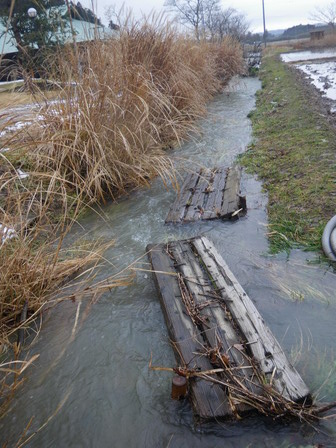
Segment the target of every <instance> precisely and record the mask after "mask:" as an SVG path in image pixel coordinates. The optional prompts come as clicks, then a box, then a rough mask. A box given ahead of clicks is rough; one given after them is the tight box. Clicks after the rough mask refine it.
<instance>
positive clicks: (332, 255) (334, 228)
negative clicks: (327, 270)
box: [322, 215, 336, 261]
mask: <svg viewBox="0 0 336 448" xmlns="http://www.w3.org/2000/svg"><path fill="white" fill-rule="evenodd" d="M322 247H323V251H324V253H325V254H326V256H327V257H328V258H329V260H332V261H336V215H335V216H334V217H333V218H331V220H330V221H329V222H328V224H327V225H326V227H325V229H324V232H323V235H322Z"/></svg>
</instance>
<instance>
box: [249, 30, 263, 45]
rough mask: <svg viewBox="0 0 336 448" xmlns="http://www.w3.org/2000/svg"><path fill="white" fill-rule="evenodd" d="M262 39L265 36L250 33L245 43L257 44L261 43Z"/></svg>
mask: <svg viewBox="0 0 336 448" xmlns="http://www.w3.org/2000/svg"><path fill="white" fill-rule="evenodd" d="M262 38H263V36H262V35H261V34H260V33H251V31H248V32H247V33H246V36H245V38H244V42H246V43H247V44H255V43H259V42H261V41H262Z"/></svg>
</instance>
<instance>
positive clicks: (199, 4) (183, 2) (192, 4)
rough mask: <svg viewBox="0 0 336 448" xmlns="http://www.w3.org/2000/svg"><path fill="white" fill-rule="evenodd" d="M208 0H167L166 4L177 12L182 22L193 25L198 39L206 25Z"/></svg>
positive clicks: (188, 25)
mask: <svg viewBox="0 0 336 448" xmlns="http://www.w3.org/2000/svg"><path fill="white" fill-rule="evenodd" d="M206 1H207V0H166V2H165V6H166V7H168V8H170V9H171V10H172V11H174V12H176V13H177V17H178V19H179V20H180V22H181V23H183V24H184V25H185V26H187V27H189V28H190V27H191V28H192V29H193V31H194V33H195V36H196V39H197V40H199V39H200V37H201V29H202V25H203V28H204V26H205V17H204V12H205V11H204V9H205V4H204V3H205V2H206Z"/></svg>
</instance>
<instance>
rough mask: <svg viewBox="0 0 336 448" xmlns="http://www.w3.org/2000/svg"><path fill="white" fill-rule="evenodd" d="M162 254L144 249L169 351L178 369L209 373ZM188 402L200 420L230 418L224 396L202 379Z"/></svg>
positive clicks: (169, 264) (168, 260)
mask: <svg viewBox="0 0 336 448" xmlns="http://www.w3.org/2000/svg"><path fill="white" fill-rule="evenodd" d="M165 250H166V246H165V245H159V246H154V245H149V246H148V247H147V251H149V258H150V261H151V264H152V266H153V271H154V278H155V281H156V284H157V288H158V291H159V292H160V301H161V306H162V309H163V313H164V316H165V320H166V323H167V328H168V331H169V335H170V338H171V339H172V341H173V342H174V345H173V348H174V350H175V355H176V358H177V361H178V363H179V365H184V364H185V365H188V368H190V369H199V370H202V371H206V370H210V369H212V368H213V367H212V365H211V364H210V362H209V360H208V359H207V358H205V357H204V356H197V355H196V353H198V352H199V351H200V350H201V348H202V345H203V339H202V337H201V336H200V333H199V331H198V329H197V328H196V327H195V326H194V325H193V323H192V321H191V319H190V317H189V316H188V314H187V313H186V311H185V309H184V306H183V303H182V302H181V299H180V295H181V292H180V288H179V285H178V282H177V277H176V276H175V275H174V274H176V269H175V267H174V262H173V260H172V259H171V258H170V257H169V256H168V254H167V253H166V252H165ZM169 274H171V275H169ZM181 357H182V360H181ZM191 400H192V404H193V408H194V411H195V413H196V414H197V415H198V416H199V417H200V418H201V419H209V418H215V419H216V418H223V417H228V416H231V415H232V411H231V408H230V406H229V405H228V402H227V398H226V394H225V392H224V391H223V389H222V388H221V387H220V386H219V385H216V384H211V383H209V382H207V381H205V380H202V379H196V380H194V381H193V382H192V383H191Z"/></svg>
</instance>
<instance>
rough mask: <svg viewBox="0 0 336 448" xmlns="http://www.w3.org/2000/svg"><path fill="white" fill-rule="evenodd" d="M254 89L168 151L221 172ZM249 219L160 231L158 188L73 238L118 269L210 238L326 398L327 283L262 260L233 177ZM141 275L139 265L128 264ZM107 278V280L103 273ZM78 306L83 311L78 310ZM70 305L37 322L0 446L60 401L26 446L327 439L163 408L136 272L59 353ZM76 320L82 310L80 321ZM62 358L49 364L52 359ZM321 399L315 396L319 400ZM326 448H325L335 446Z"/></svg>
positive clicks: (256, 225) (256, 204)
mask: <svg viewBox="0 0 336 448" xmlns="http://www.w3.org/2000/svg"><path fill="white" fill-rule="evenodd" d="M259 86H260V83H259V81H257V80H256V79H245V80H244V81H242V82H241V83H240V84H239V85H238V86H236V88H235V89H234V90H233V91H232V92H230V93H224V94H223V95H219V96H218V97H217V98H216V99H215V101H213V103H212V104H211V105H210V106H209V115H208V117H207V118H206V119H204V120H202V121H201V123H200V124H201V130H202V133H201V136H199V137H196V138H195V139H194V141H192V142H188V143H186V144H185V145H184V146H183V148H182V149H181V150H177V151H175V156H176V157H183V158H184V159H188V160H190V161H191V162H197V163H202V164H204V165H206V166H213V165H215V164H217V165H219V164H223V165H228V164H230V163H231V162H232V161H233V160H234V159H235V157H236V155H237V154H238V153H240V152H242V151H243V150H244V148H245V147H246V145H247V144H248V142H249V141H250V139H251V127H250V122H249V120H248V119H247V118H246V117H247V114H248V112H249V111H250V110H251V109H252V108H253V106H254V103H255V98H254V94H255V92H256V90H257V89H258V88H259ZM243 187H244V190H245V192H246V194H247V200H248V207H249V210H248V213H247V215H246V217H244V218H242V219H241V220H239V221H238V222H236V223H223V222H219V221H218V222H210V223H195V224H193V225H185V226H174V225H171V226H165V225H164V220H165V217H166V214H167V211H168V208H169V206H170V205H171V203H172V201H173V200H174V192H172V191H167V190H166V189H164V187H163V185H162V183H161V182H160V180H156V181H155V182H153V185H152V187H151V189H148V190H142V191H138V192H135V193H134V194H132V195H130V197H128V198H125V199H123V200H121V201H120V202H119V203H118V204H111V205H109V206H107V207H106V208H105V209H104V212H105V215H106V216H105V220H102V219H98V218H97V216H96V215H94V214H93V213H92V215H90V216H86V217H85V219H83V221H82V222H81V225H82V228H78V230H77V231H76V232H74V234H73V236H72V237H73V238H76V237H78V236H82V235H83V234H85V235H86V237H87V238H97V237H100V238H105V239H106V240H111V239H115V240H116V246H115V247H114V248H113V249H111V250H110V251H109V253H107V258H109V260H111V261H112V262H113V264H114V266H116V268H113V267H112V266H109V267H108V268H107V269H108V270H109V271H110V272H111V273H112V272H113V270H114V269H120V267H123V266H127V265H128V264H129V263H131V262H133V261H134V260H135V259H137V258H139V257H141V256H142V255H143V254H144V252H145V248H146V245H147V244H148V243H156V242H157V243H159V242H162V241H168V240H170V239H179V238H186V237H192V236H196V235H199V234H204V235H206V236H207V237H209V238H210V239H212V240H213V241H214V242H215V244H216V246H217V248H218V249H219V251H220V253H221V254H222V255H223V257H224V259H225V260H226V261H227V262H228V264H229V266H230V268H231V269H232V271H233V273H234V274H235V275H236V276H237V278H238V279H239V281H240V282H241V284H242V286H243V287H244V288H245V289H246V291H247V293H248V294H249V295H250V297H251V299H252V300H253V301H254V303H255V304H256V306H257V308H258V309H259V310H260V312H261V313H262V315H263V316H264V318H265V320H266V322H267V323H268V324H269V326H270V327H271V329H272V331H273V332H274V334H275V335H276V336H277V338H278V339H279V340H280V342H281V343H282V345H283V346H284V348H285V350H286V351H287V352H288V353H289V354H291V356H292V357H293V359H294V360H296V361H297V363H298V364H297V365H298V368H299V370H300V372H301V373H302V376H303V377H304V379H305V380H306V381H307V383H308V384H309V385H310V386H311V387H314V388H317V387H318V386H319V385H320V384H321V383H322V382H323V381H324V379H325V378H326V377H327V376H328V374H329V372H331V374H330V375H331V377H330V381H329V385H328V386H326V387H325V388H324V389H323V390H321V392H320V396H321V397H323V399H324V401H327V400H331V399H333V400H335V399H336V390H335V387H334V386H333V384H334V383H335V378H336V376H335V371H333V370H332V369H333V368H334V364H333V362H334V361H333V353H332V351H331V347H332V346H333V341H335V339H336V329H335V328H336V327H335V325H334V320H335V315H336V300H335V297H334V295H335V294H334V291H335V290H336V276H335V275H334V274H333V273H332V272H330V271H329V270H328V268H327V267H326V266H314V265H310V264H307V259H313V258H314V255H312V254H308V253H303V252H301V251H298V250H296V251H293V252H292V254H291V256H290V257H289V258H288V257H287V256H286V255H285V254H280V255H278V256H269V255H267V251H268V242H267V238H266V232H267V229H266V224H267V215H266V203H267V198H266V196H265V195H264V194H263V193H262V190H261V184H260V183H259V182H257V181H256V180H255V179H254V178H253V177H251V176H247V175H245V176H244V179H243ZM137 265H138V266H139V267H141V268H145V269H146V268H147V267H148V264H147V259H146V257H144V258H143V259H142V260H140V262H139V263H138V264H137ZM104 275H106V272H105V273H104ZM82 309H83V310H84V309H85V306H84V304H83V306H82ZM76 310H77V304H72V303H67V304H63V305H62V306H60V307H58V308H57V309H56V310H54V311H53V312H52V313H50V315H49V316H47V319H46V322H45V323H44V327H43V331H42V333H41V336H40V338H39V340H38V342H37V344H36V345H35V347H34V348H33V352H34V353H41V357H40V359H39V360H38V361H37V362H36V367H35V369H34V372H33V375H32V376H31V377H30V378H29V379H28V381H27V383H26V384H25V386H24V387H23V388H22V390H21V391H20V393H19V394H18V396H17V398H16V400H15V401H14V403H13V408H12V412H11V413H10V415H8V416H7V417H6V418H5V419H4V420H3V421H1V422H0V431H1V439H3V440H6V439H8V438H11V440H17V439H18V438H19V435H20V433H22V431H23V429H24V427H25V426H26V425H27V424H28V422H29V420H30V418H31V417H32V416H35V418H34V420H33V423H32V426H31V429H30V430H29V431H28V434H30V433H31V432H32V431H34V430H35V431H36V430H37V429H38V428H39V427H40V426H41V425H42V424H43V423H44V422H45V421H46V420H47V419H48V418H49V417H50V416H51V415H52V414H53V413H54V412H55V410H56V409H57V406H58V405H59V404H60V403H61V402H62V400H63V399H64V397H65V396H67V395H68V399H67V401H66V402H65V404H64V406H63V407H62V409H61V410H60V411H59V412H58V413H57V414H56V415H55V416H54V418H53V419H51V420H50V421H49V423H48V425H47V426H46V427H45V428H44V429H43V430H41V431H40V432H39V433H38V434H37V435H36V436H35V438H33V439H32V441H31V443H30V445H29V446H36V447H42V446H43V447H99V448H100V447H128V448H132V447H149V448H152V447H168V446H169V447H170V448H177V447H178V448H180V447H193V448H198V447H202V448H203V447H209V448H210V447H211V448H213V447H223V446H225V447H248V446H250V447H252V446H253V447H259V446H260V447H288V446H300V445H301V446H312V445H313V444H314V443H317V442H319V441H322V442H324V441H325V440H327V443H328V445H327V446H333V443H334V441H335V440H336V433H335V431H334V430H333V429H332V426H329V427H328V426H327V424H323V425H322V424H321V425H320V427H321V429H323V431H324V433H325V434H326V435H323V434H320V435H316V433H315V432H314V431H313V430H312V429H311V428H309V427H306V426H302V425H299V424H291V425H283V424H280V423H278V422H272V421H269V420H266V421H265V420H264V419H262V418H260V417H258V418H256V417H255V418H251V419H247V420H246V421H243V422H239V423H226V424H220V425H218V424H216V425H207V426H202V427H199V426H196V427H195V426H194V422H193V416H192V412H191V409H190V406H189V404H188V402H185V403H180V402H178V403H176V402H172V401H171V400H170V399H169V396H170V382H171V376H170V374H169V373H164V372H160V373H159V372H153V371H149V370H148V362H149V359H150V354H151V352H152V353H153V363H154V364H155V365H161V366H173V365H174V364H175V360H174V356H173V352H172V349H171V347H170V345H169V341H168V335H167V330H166V326H165V323H164V319H163V316H162V312H161V309H160V304H159V300H158V295H157V292H156V290H155V286H154V284H153V281H152V278H151V276H150V275H149V274H148V273H146V272H144V271H138V272H137V276H136V281H135V283H134V284H133V285H132V286H130V287H124V288H120V289H118V290H113V291H111V293H109V294H106V295H105V296H103V298H102V300H101V301H100V302H99V303H97V304H95V305H94V306H93V307H92V308H91V309H90V312H89V313H88V314H87V317H86V320H85V322H84V323H82V324H81V321H80V326H79V331H78V333H77V337H76V338H75V340H74V341H73V342H72V343H71V344H68V341H69V338H70V335H71V331H72V327H73V324H74V320H75V314H76ZM83 315H85V312H83V313H82V316H83ZM64 349H65V352H64V355H63V356H62V357H61V358H60V359H59V353H60V352H61V351H62V350H64ZM326 393H327V394H328V396H323V395H324V394H326ZM335 446H336V444H335Z"/></svg>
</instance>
